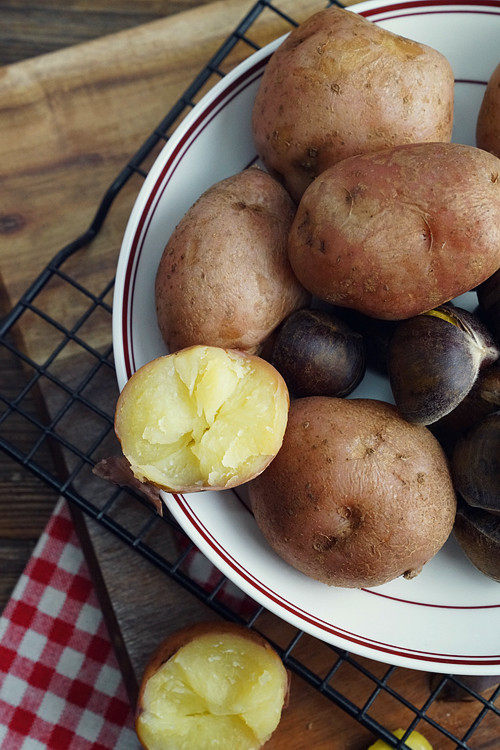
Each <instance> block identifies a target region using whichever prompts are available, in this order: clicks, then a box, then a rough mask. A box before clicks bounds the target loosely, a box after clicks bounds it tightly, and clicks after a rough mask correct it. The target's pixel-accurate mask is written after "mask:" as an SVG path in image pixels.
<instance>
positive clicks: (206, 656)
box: [135, 622, 289, 750]
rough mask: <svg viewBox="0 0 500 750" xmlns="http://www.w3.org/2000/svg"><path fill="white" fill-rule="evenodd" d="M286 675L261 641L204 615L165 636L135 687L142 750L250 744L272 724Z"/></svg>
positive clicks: (284, 697) (283, 697) (256, 744)
mask: <svg viewBox="0 0 500 750" xmlns="http://www.w3.org/2000/svg"><path fill="white" fill-rule="evenodd" d="M288 692H289V677H288V673H287V671H286V669H285V668H284V666H283V663H282V662H281V659H280V658H279V656H278V655H277V654H276V652H275V651H274V650H273V649H272V648H271V646H270V645H269V643H268V642H267V641H265V640H264V639H263V638H261V637H260V636H259V635H257V634H256V633H253V632H251V631H249V630H247V629H246V628H243V627H240V626H238V625H232V624H230V623H223V622H212V623H211V622H206V623H199V624H198V625H193V626H192V627H187V628H184V629H182V630H180V631H178V632H176V633H173V634H172V635H171V636H170V637H168V638H167V639H166V640H165V641H164V642H163V643H162V644H161V645H160V646H159V648H158V649H157V650H156V652H155V653H154V654H153V656H152V657H151V659H150V661H149V663H148V665H147V667H146V670H145V672H144V676H143V678H142V682H141V687H140V691H139V699H138V703H137V712H136V724H135V726H136V731H137V735H138V737H139V740H140V741H141V744H142V746H143V747H144V748H146V750H209V749H210V748H212V747H214V742H215V741H216V740H217V745H216V746H217V747H218V748H220V750H236V748H237V749H238V750H256V749H257V748H260V747H261V746H262V745H263V744H264V743H265V742H266V741H267V740H268V739H269V737H270V736H271V734H272V733H273V732H274V730H275V729H276V727H277V725H278V723H279V720H280V717H281V712H282V709H283V708H284V707H286V704H287V702H288Z"/></svg>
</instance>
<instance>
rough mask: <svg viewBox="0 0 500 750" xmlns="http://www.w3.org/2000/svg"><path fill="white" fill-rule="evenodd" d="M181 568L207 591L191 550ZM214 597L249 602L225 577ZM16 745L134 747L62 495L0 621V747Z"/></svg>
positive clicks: (61, 749)
mask: <svg viewBox="0 0 500 750" xmlns="http://www.w3.org/2000/svg"><path fill="white" fill-rule="evenodd" d="M176 541H177V545H178V548H179V552H181V551H183V550H185V549H186V546H187V545H188V544H189V540H187V538H186V537H185V536H184V535H182V534H180V533H179V534H178V536H177V538H176ZM183 569H184V570H185V572H186V573H187V574H188V575H189V576H190V577H191V578H192V579H194V580H196V581H197V582H198V583H199V584H200V585H201V586H203V587H204V588H205V590H207V591H211V590H213V588H214V586H216V585H217V583H218V582H219V579H220V575H221V574H220V573H219V571H218V570H217V569H216V568H215V567H214V566H213V565H212V564H211V563H210V562H209V561H208V560H207V559H206V557H204V556H203V555H202V554H201V552H200V551H199V550H198V549H197V548H196V547H195V548H194V549H192V550H191V551H190V552H189V554H188V555H187V558H186V560H185V561H184V563H183ZM219 598H220V599H221V600H222V601H223V602H224V603H225V604H226V605H227V606H228V607H230V608H231V609H233V610H234V611H237V612H239V613H241V614H242V615H249V614H251V613H252V612H253V611H254V610H255V608H256V607H257V606H258V605H257V604H256V603H255V602H254V601H253V600H252V599H251V598H250V597H248V596H245V594H243V593H242V592H241V591H240V589H238V588H237V587H236V586H235V585H234V584H232V583H231V582H229V581H228V582H226V584H225V585H224V587H223V589H222V590H221V592H220V594H219ZM21 748H22V750H42V748H49V749H50V750H66V748H70V749H71V750H90V748H93V749H94V750H111V748H112V749H113V750H138V748H139V742H138V740H137V738H136V736H135V733H134V730H133V716H132V711H131V708H130V706H129V703H128V699H127V695H126V692H125V687H124V685H123V681H122V678H121V674H120V672H119V669H118V664H117V662H116V658H115V655H114V652H113V650H112V646H111V643H110V640H109V636H108V632H107V630H106V625H105V623H104V619H103V615H102V612H101V610H100V608H99V603H98V601H97V598H96V595H95V592H94V590H93V588H92V582H91V579H90V574H89V571H88V568H87V565H86V563H85V560H84V557H83V554H82V551H81V549H80V546H79V542H78V538H77V536H76V533H75V530H74V527H73V523H72V521H71V516H70V514H69V511H68V509H67V506H66V503H65V502H64V501H63V500H60V501H59V503H58V504H57V506H56V508H55V510H54V513H53V515H52V518H51V520H50V521H49V523H48V525H47V528H46V529H45V531H44V533H43V534H42V536H41V537H40V540H39V541H38V544H37V545H36V548H35V550H34V552H33V555H32V557H31V559H30V561H29V563H28V565H27V566H26V568H25V571H24V573H23V575H22V576H21V578H20V579H19V581H18V583H17V585H16V588H15V589H14V592H13V594H12V597H11V599H10V601H9V603H8V604H7V607H6V608H5V611H4V613H3V616H2V617H1V618H0V749H1V750H21ZM193 750H194V748H193Z"/></svg>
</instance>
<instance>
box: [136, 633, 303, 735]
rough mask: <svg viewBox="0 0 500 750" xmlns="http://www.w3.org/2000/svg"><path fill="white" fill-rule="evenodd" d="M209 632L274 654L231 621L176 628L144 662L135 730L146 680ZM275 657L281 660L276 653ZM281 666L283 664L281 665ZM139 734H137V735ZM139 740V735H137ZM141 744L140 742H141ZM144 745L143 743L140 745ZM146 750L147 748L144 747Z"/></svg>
mask: <svg viewBox="0 0 500 750" xmlns="http://www.w3.org/2000/svg"><path fill="white" fill-rule="evenodd" d="M211 633H214V634H217V635H220V634H224V635H225V634H229V635H239V636H241V637H244V638H248V639H249V640H251V641H253V642H254V643H256V644H257V645H258V646H262V647H263V648H265V649H266V650H267V651H273V652H274V653H275V654H276V652H275V651H274V649H273V648H272V646H271V645H270V644H269V643H268V642H267V641H266V640H265V639H264V638H262V637H261V636H260V635H258V634H257V633H255V632H254V631H253V630H248V628H244V627H242V626H241V625H235V624H234V623H231V622H222V621H221V622H199V623H196V624H195V625H190V626H187V627H185V628H181V629H180V630H176V631H175V632H174V633H172V634H171V635H169V636H167V638H165V640H164V641H162V643H160V645H159V646H158V648H157V649H156V650H155V651H154V653H153V654H152V655H151V657H150V659H149V661H148V663H147V664H146V668H145V670H144V674H143V676H142V680H141V684H140V687H139V696H138V698H137V706H136V713H135V721H136V730H137V720H138V718H139V716H140V714H141V713H142V711H143V698H144V691H145V689H146V683H147V682H148V680H149V679H150V678H151V677H152V676H153V675H154V674H155V672H157V671H158V669H159V668H160V667H161V666H162V665H163V664H165V662H167V661H168V660H169V659H171V658H172V656H174V654H176V653H177V651H179V649H181V648H182V647H183V646H187V644H188V643H190V642H191V641H194V640H196V639H197V638H200V637H201V636H204V635H210V634H211ZM276 659H277V660H278V661H280V662H281V660H280V658H279V656H278V654H276ZM282 666H283V665H282ZM283 671H284V673H285V675H286V677H285V679H286V680H287V690H286V694H285V701H284V704H283V707H284V708H286V707H287V705H288V699H289V695H290V673H289V672H288V671H287V670H285V667H283ZM138 736H139V735H138ZM139 740H140V737H139ZM141 745H142V742H141ZM142 746H143V747H145V746H144V745H142ZM146 750H147V749H146Z"/></svg>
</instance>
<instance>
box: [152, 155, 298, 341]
mask: <svg viewBox="0 0 500 750" xmlns="http://www.w3.org/2000/svg"><path fill="white" fill-rule="evenodd" d="M293 214H294V206H293V203H292V201H291V200H290V198H289V196H288V195H287V193H286V192H285V190H284V189H283V188H282V187H281V185H279V184H278V183H277V182H276V181H275V180H273V178H272V177H270V176H269V175H268V174H266V173H265V172H262V171H261V170H259V169H255V168H253V169H247V170H245V171H244V172H240V173H239V174H236V175H234V176H233V177H229V178H228V179H226V180H222V182H219V183H217V184H216V185H213V187H211V188H210V189H209V190H207V191H206V192H205V193H204V194H203V195H202V196H201V198H199V199H198V200H197V201H196V203H195V204H194V205H193V206H192V207H191V208H190V209H189V211H188V212H187V213H186V215H185V216H184V217H183V219H182V220H181V221H180V223H179V224H178V226H177V227H176V228H175V230H174V232H173V234H172V236H171V237H170V240H169V241H168V243H167V246H166V248H165V250H164V253H163V256H162V258H161V261H160V265H159V268H158V272H157V276H156V311H157V317H158V324H159V327H160V331H161V333H162V336H163V338H164V340H165V343H166V344H167V346H168V347H169V349H170V351H176V350H177V349H182V348H184V347H187V346H192V345H195V344H208V345H211V346H220V347H222V348H230V349H240V350H242V351H246V352H255V351H256V350H257V348H258V347H259V345H260V344H261V343H262V342H263V341H264V339H266V338H267V336H268V335H269V333H270V332H271V331H272V330H273V329H274V328H275V327H276V326H277V325H278V324H279V323H281V321H282V320H283V319H284V318H285V317H286V316H287V315H288V314H289V313H291V312H292V311H293V310H295V309H296V308H299V307H302V306H303V305H304V303H305V302H306V301H307V299H308V295H307V293H306V292H305V290H304V289H303V288H302V287H301V285H300V284H299V282H298V281H297V279H296V278H295V276H294V275H293V273H292V269H291V267H290V263H289V261H288V258H287V254H286V240H287V235H288V232H289V230H290V225H291V222H292V219H293Z"/></svg>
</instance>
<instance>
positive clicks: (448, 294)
mask: <svg viewBox="0 0 500 750" xmlns="http://www.w3.org/2000/svg"><path fill="white" fill-rule="evenodd" d="M288 252H289V256H290V262H291V264H292V267H293V269H294V271H295V273H296V275H297V277H298V278H299V280H300V281H301V282H302V284H304V286H305V287H306V288H307V289H309V291H311V292H313V294H316V295H317V296H318V297H321V298H322V299H324V300H326V301H328V302H330V303H333V304H337V305H341V306H343V307H351V308H354V309H355V310H359V311H360V312H362V313H366V314H367V315H371V316H373V317H375V318H383V319H386V320H398V319H402V318H410V317H413V316H414V315H418V314H419V313H422V312H425V311H427V310H430V309H432V308H434V307H438V306H439V305H441V304H442V303H443V302H446V301H447V300H450V299H451V298H453V297H456V296H458V295H459V294H462V293H463V292H466V291H468V290H470V289H472V288H473V287H474V286H476V285H477V284H480V283H481V282H482V281H484V280H485V279H486V278H488V276H491V274H493V273H495V271H496V270H497V268H498V267H499V266H500V159H497V158H496V157H495V156H493V155H492V154H488V153H486V152H485V151H481V150H480V149H476V148H474V147H472V146H462V145H459V144H456V143H422V144H415V145H409V146H399V147H397V148H394V149H388V150H387V151H381V152H379V153H377V154H367V155H362V156H353V157H352V158H351V159H346V160H345V161H343V162H341V163H340V164H336V165H335V166H334V167H331V168H330V169H328V170H326V172H323V174H321V175H320V176H319V177H318V178H317V179H316V180H315V181H314V182H313V184H312V185H311V186H310V187H309V188H308V189H307V190H306V192H305V193H304V196H303V198H302V201H301V203H300V205H299V208H298V211H297V214H296V216H295V219H294V222H293V225H292V230H291V233H290V238H289V244H288Z"/></svg>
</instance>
